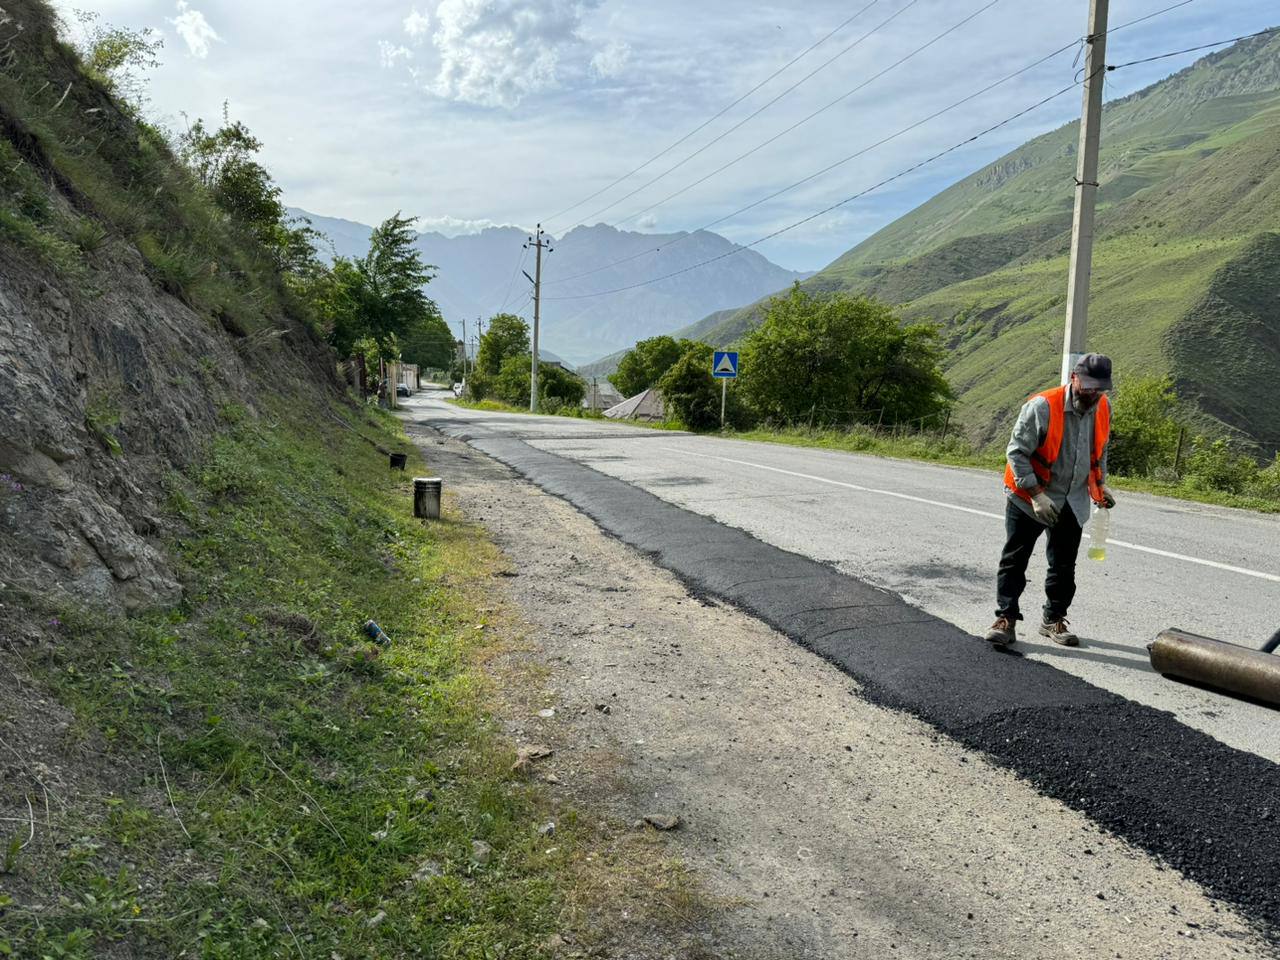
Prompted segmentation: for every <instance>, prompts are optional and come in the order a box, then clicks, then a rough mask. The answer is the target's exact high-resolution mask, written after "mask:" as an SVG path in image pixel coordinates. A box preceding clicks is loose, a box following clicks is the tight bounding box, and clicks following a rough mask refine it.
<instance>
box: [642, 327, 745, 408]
mask: <svg viewBox="0 0 1280 960" xmlns="http://www.w3.org/2000/svg"><path fill="white" fill-rule="evenodd" d="M714 352H715V351H714V350H713V349H712V348H711V347H710V346H709V345H708V344H705V343H697V342H693V341H690V342H689V345H688V346H687V347H686V348H685V351H684V353H682V354H681V355H680V359H678V360H677V361H676V362H675V363H673V364H672V365H671V367H670V369H668V370H667V372H666V373H665V374H663V375H662V379H661V380H659V381H658V389H659V390H660V391H661V392H662V402H663V404H664V406H665V407H666V411H667V415H668V416H674V417H675V418H676V419H678V420H679V421H680V422H681V423H683V424H684V425H685V426H686V427H688V428H689V429H690V430H710V429H713V428H714V427H716V426H718V425H719V423H720V386H719V385H718V384H717V383H716V381H715V378H713V377H712V376H711V357H712V354H713V353H714ZM735 392H736V391H735Z"/></svg>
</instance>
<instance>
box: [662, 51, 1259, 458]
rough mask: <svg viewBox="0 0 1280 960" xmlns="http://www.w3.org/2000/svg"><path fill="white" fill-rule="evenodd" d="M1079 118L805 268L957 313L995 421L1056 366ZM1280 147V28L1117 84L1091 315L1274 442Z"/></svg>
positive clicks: (842, 286) (1227, 422) (1217, 412)
mask: <svg viewBox="0 0 1280 960" xmlns="http://www.w3.org/2000/svg"><path fill="white" fill-rule="evenodd" d="M1077 136H1078V125H1077V124H1069V125H1067V126H1065V127H1062V128H1060V129H1058V130H1055V131H1053V132H1051V133H1048V134H1045V135H1043V136H1041V137H1037V138H1036V139H1034V140H1032V141H1030V142H1028V143H1026V144H1024V145H1023V146H1022V147H1019V148H1018V149H1017V150H1015V151H1013V152H1012V153H1010V154H1008V155H1006V156H1005V157H1002V158H1001V159H1000V160H998V161H996V162H995V163H992V164H990V165H988V166H986V167H984V168H983V169H981V170H979V171H977V172H975V173H974V174H972V175H971V176H969V177H966V178H965V179H963V180H961V181H960V182H958V183H956V184H955V185H953V186H952V187H950V188H948V189H947V190H944V191H943V192H942V193H940V194H938V195H937V196H936V197H934V198H933V199H931V200H929V201H928V202H927V203H925V204H923V205H921V206H920V207H918V208H916V209H915V210H913V211H911V212H910V213H908V214H907V215H906V216H904V217H902V218H900V219H899V220H897V221H895V222H894V223H892V224H890V225H889V226H887V227H885V228H884V229H883V230H881V231H879V232H878V233H876V234H875V235H874V236H872V237H870V238H868V239H867V240H865V241H863V242H862V243H860V244H858V246H856V247H854V248H853V249H851V250H850V251H849V252H848V253H846V254H844V255H843V256H841V257H840V258H838V259H837V260H836V261H834V262H833V263H831V264H830V265H829V266H828V267H826V268H825V269H824V270H822V271H820V272H819V273H818V274H817V275H815V276H814V277H813V278H811V279H810V280H808V281H806V282H805V284H804V286H805V287H807V288H810V289H813V290H846V291H850V292H854V293H867V294H870V295H874V296H878V297H881V298H884V299H886V300H889V301H890V302H893V303H897V304H900V305H902V307H903V309H904V312H905V313H906V314H907V315H908V316H909V317H911V318H912V319H932V320H935V321H937V322H939V323H940V324H942V325H943V326H944V328H945V331H946V336H947V340H948V344H949V346H950V348H951V349H950V353H949V357H948V361H947V365H948V376H949V377H950V379H951V381H952V383H953V385H954V386H955V387H956V389H957V392H958V393H959V394H960V407H959V412H960V415H961V419H962V420H963V422H964V423H965V424H966V426H968V427H969V428H970V429H971V430H972V431H973V432H974V433H975V435H976V436H979V437H990V436H994V434H995V433H996V432H997V431H998V430H999V428H1000V426H1001V425H1002V424H1003V423H1004V421H1005V420H1006V419H1007V416H1008V414H1009V412H1010V410H1011V408H1012V407H1013V406H1014V405H1016V404H1017V403H1018V402H1019V401H1020V400H1021V399H1022V398H1023V397H1025V396H1026V395H1027V394H1028V393H1030V392H1032V391H1033V390H1035V389H1037V388H1038V387H1040V386H1041V385H1043V384H1044V383H1049V382H1052V381H1053V380H1054V379H1055V378H1056V376H1057V369H1058V364H1059V360H1058V357H1059V355H1060V350H1061V342H1062V313H1063V309H1064V304H1065V290H1066V274H1067V262H1068V261H1067V252H1068V248H1069V242H1070V220H1071V209H1072V203H1073V197H1074V190H1073V187H1072V182H1071V178H1072V175H1073V173H1074V166H1075V152H1076V141H1077ZM1278 160H1280V37H1277V36H1275V35H1271V36H1269V37H1261V38H1256V39H1253V40H1249V41H1243V42H1241V43H1239V44H1236V45H1234V46H1233V47H1231V48H1229V49H1227V50H1224V51H1220V52H1218V53H1215V54H1212V55H1210V56H1208V57H1205V58H1203V59H1202V60H1200V61H1198V62H1197V63H1196V64H1194V65H1193V66H1191V67H1189V68H1187V69H1186V70H1183V71H1181V72H1179V73H1177V74H1175V75H1173V76H1172V77H1169V78H1167V79H1166V80H1164V81H1161V82H1160V83H1158V84H1155V85H1153V86H1151V87H1148V88H1147V89H1145V90H1142V91H1140V92H1138V93H1136V94H1133V95H1132V96H1129V97H1125V98H1124V99H1121V100H1116V101H1113V102H1111V103H1109V104H1108V105H1107V108H1106V116H1105V120H1104V124H1103V149H1102V156H1101V164H1100V174H1099V181H1100V183H1101V189H1100V191H1099V215H1098V241H1099V242H1098V246H1097V250H1096V254H1095V264H1094V287H1093V295H1092V301H1091V314H1090V316H1091V322H1090V344H1089V345H1090V347H1091V348H1092V349H1096V350H1102V351H1108V352H1111V353H1113V355H1114V356H1115V358H1116V360H1117V365H1118V371H1119V374H1120V375H1121V376H1123V374H1124V373H1125V371H1132V370H1141V371H1142V372H1143V373H1144V374H1145V373H1169V374H1171V375H1172V376H1173V377H1174V379H1175V381H1176V382H1177V383H1178V385H1179V388H1180V391H1181V394H1182V396H1183V397H1184V398H1185V399H1187V400H1188V401H1189V402H1191V403H1194V404H1196V405H1197V407H1198V413H1199V414H1200V415H1201V416H1202V417H1203V418H1204V419H1205V420H1206V421H1213V422H1215V423H1216V425H1217V428H1218V429H1220V430H1224V431H1226V432H1229V433H1232V434H1236V435H1239V436H1242V437H1247V438H1250V439H1251V440H1253V441H1254V442H1255V443H1256V444H1257V445H1258V446H1260V447H1261V448H1262V449H1263V450H1265V451H1267V452H1272V451H1274V450H1275V448H1276V445H1277V444H1278V443H1280V437H1277V434H1280V430H1278V429H1277V428H1276V427H1275V426H1274V425H1275V424H1276V423H1280V398H1278V397H1277V396H1276V395H1275V392H1274V391H1265V390H1259V389H1257V387H1256V384H1257V383H1267V382H1269V381H1271V380H1274V378H1275V376H1276V375H1277V374H1278V373H1280V355H1278V354H1277V351H1276V349H1275V342H1276V339H1277V337H1278V336H1280V333H1278V332H1277V331H1278V330H1280V311H1278V310H1277V307H1276V301H1275V299H1274V297H1272V299H1270V300H1268V293H1267V291H1268V290H1274V289H1276V288H1277V287H1280V269H1278V268H1277V264H1276V261H1275V258H1274V256H1272V254H1271V251H1273V250H1274V245H1275V244H1274V235H1275V234H1274V232H1275V231H1280V163H1277V161H1278ZM760 315H761V305H760V304H756V305H753V306H752V307H748V308H745V309H743V310H740V311H735V312H733V313H730V314H729V315H727V316H725V315H716V316H712V317H708V318H706V319H705V320H703V321H701V322H700V323H699V324H696V325H695V326H694V327H691V328H689V329H688V330H686V331H682V333H684V334H685V335H690V334H691V333H692V332H694V331H696V332H697V335H699V336H700V337H701V338H702V339H707V340H710V341H714V342H716V343H732V342H734V341H735V340H737V339H739V338H740V337H741V336H742V335H743V334H744V333H745V332H746V331H747V330H750V329H751V328H752V327H753V326H754V325H755V324H756V323H758V322H759V318H760ZM1209 342H1212V343H1213V347H1212V349H1207V348H1206V347H1205V346H1204V345H1205V344H1206V343H1209ZM1246 370H1247V371H1248V372H1249V377H1248V378H1246V377H1244V376H1242V372H1243V371H1246ZM1254 378H1256V379H1254Z"/></svg>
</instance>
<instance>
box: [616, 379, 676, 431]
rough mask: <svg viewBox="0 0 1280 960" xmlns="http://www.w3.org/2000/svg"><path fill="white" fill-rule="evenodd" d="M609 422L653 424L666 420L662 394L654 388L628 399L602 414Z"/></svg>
mask: <svg viewBox="0 0 1280 960" xmlns="http://www.w3.org/2000/svg"><path fill="white" fill-rule="evenodd" d="M604 415H605V416H606V417H608V418H609V419H610V420H644V421H647V422H649V423H654V422H656V421H659V420H665V419H666V418H667V414H666V408H665V406H664V405H663V403H662V394H661V393H659V392H658V390H657V389H656V388H655V387H650V388H649V389H648V390H645V391H644V392H643V393H637V394H636V395H635V396H634V397H628V398H627V399H626V400H623V401H622V402H621V403H619V404H617V405H616V406H612V407H610V408H609V409H608V410H606V411H605V412H604Z"/></svg>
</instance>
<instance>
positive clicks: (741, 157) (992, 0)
mask: <svg viewBox="0 0 1280 960" xmlns="http://www.w3.org/2000/svg"><path fill="white" fill-rule="evenodd" d="M999 2H1000V0H990V2H989V3H988V4H987V5H986V6H984V7H981V8H979V9H978V10H975V11H974V12H973V13H971V14H969V16H967V17H965V18H964V19H963V20H961V21H960V22H959V23H957V24H955V25H954V26H951V27H948V28H947V29H946V30H944V31H942V33H940V34H938V35H937V36H936V37H934V38H933V39H932V40H930V41H929V42H928V43H925V44H923V45H922V46H919V47H917V48H916V49H914V50H912V51H911V52H910V53H908V54H907V55H906V56H905V57H902V58H901V59H899V60H896V61H894V62H893V63H891V64H889V66H887V67H885V68H884V69H883V70H881V71H880V72H879V73H877V74H874V75H873V76H871V77H868V78H867V79H866V80H864V81H863V82H862V83H860V84H858V85H857V86H856V87H854V88H853V89H852V90H849V91H848V92H846V93H844V94H841V95H840V96H838V97H836V98H835V99H834V100H832V101H831V102H830V103H828V104H826V106H823V107H819V108H818V109H817V110H815V111H813V113H811V114H809V115H808V116H807V117H805V118H803V119H802V120H798V121H796V122H795V123H793V124H792V125H791V126H789V127H787V128H786V129H785V130H781V131H779V132H778V133H776V134H774V135H773V136H772V137H770V138H769V139H768V140H765V141H764V142H763V143H760V144H757V145H756V146H754V147H752V148H751V149H750V150H748V151H747V152H746V153H742V154H739V155H738V156H737V157H734V158H733V159H732V160H730V161H729V162H728V163H726V164H724V165H722V166H720V167H717V168H716V169H715V170H712V171H711V172H710V173H708V174H707V175H706V176H704V177H700V178H699V179H697V180H695V181H693V183H691V184H689V185H688V186H685V187H681V188H680V189H679V190H677V191H676V192H675V193H672V194H669V195H668V196H666V197H663V198H662V199H661V200H659V201H658V202H657V203H651V204H650V205H649V206H647V207H645V208H644V209H643V210H637V211H636V212H635V213H633V214H631V215H630V216H627V217H623V218H622V219H621V220H618V221H616V222H615V223H614V226H617V225H618V224H620V223H626V222H627V221H628V220H634V219H635V218H636V217H640V216H643V215H644V214H646V213H648V212H649V211H650V210H656V209H657V208H658V207H660V206H662V205H663V204H664V203H666V202H667V201H668V200H674V199H675V198H676V197H678V196H680V195H681V194H682V193H685V192H687V191H689V190H692V189H693V188H694V187H696V186H699V185H701V184H703V183H706V182H707V181H708V180H710V179H711V178H712V177H714V176H718V175H719V174H721V173H723V172H724V171H726V170H728V169H729V168H730V167H732V166H734V165H735V164H737V163H740V162H741V161H743V160H745V159H746V158H747V157H749V156H751V155H752V154H754V153H757V152H759V151H760V150H763V149H764V148H765V147H767V146H769V145H770V144H771V143H776V142H777V141H778V140H780V139H782V138H783V137H785V136H786V135H787V134H789V133H792V132H794V131H795V130H797V129H798V128H800V127H802V126H804V125H805V124H806V123H808V122H809V121H810V120H812V119H813V118H814V117H816V116H818V115H819V114H822V113H825V112H826V111H828V110H830V109H831V108H832V107H834V106H836V105H837V104H839V103H843V102H844V101H845V100H847V99H849V97H851V96H853V95H854V94H855V93H857V92H858V91H859V90H862V89H864V88H865V87H867V86H869V85H871V84H872V83H874V82H875V81H876V80H879V79H880V78H881V77H883V76H884V75H885V74H886V73H889V72H890V71H891V70H895V69H897V68H898V67H900V66H902V64H904V63H906V62H907V61H908V60H910V59H912V58H913V57H915V56H916V55H917V54H920V53H923V52H924V51H925V50H927V49H929V48H930V47H931V46H933V45H934V44H935V43H937V42H938V41H939V40H942V39H943V38H944V37H946V36H948V35H949V34H952V33H954V32H955V31H957V30H959V29H960V28H961V27H963V26H964V25H965V24H966V23H968V22H969V21H970V20H973V19H974V18H975V17H977V16H978V15H979V14H981V13H984V12H985V11H987V10H990V9H991V8H992V7H994V6H995V5H996V4H997V3H999ZM1072 46H1074V43H1073V44H1072Z"/></svg>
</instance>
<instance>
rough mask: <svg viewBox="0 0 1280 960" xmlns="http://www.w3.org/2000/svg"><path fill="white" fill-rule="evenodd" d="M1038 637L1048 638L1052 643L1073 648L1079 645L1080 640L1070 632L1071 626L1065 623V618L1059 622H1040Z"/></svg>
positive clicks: (1044, 620)
mask: <svg viewBox="0 0 1280 960" xmlns="http://www.w3.org/2000/svg"><path fill="white" fill-rule="evenodd" d="M1040 636H1042V637H1048V638H1049V639H1050V640H1052V641H1053V642H1054V643H1057V644H1061V645H1062V646H1064V647H1075V646H1079V644H1080V638H1079V637H1077V636H1076V635H1075V634H1074V633H1072V632H1071V624H1069V623H1067V618H1066V617H1063V618H1062V619H1060V620H1050V619H1049V618H1048V617H1045V618H1043V619H1042V620H1041V621H1040Z"/></svg>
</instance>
